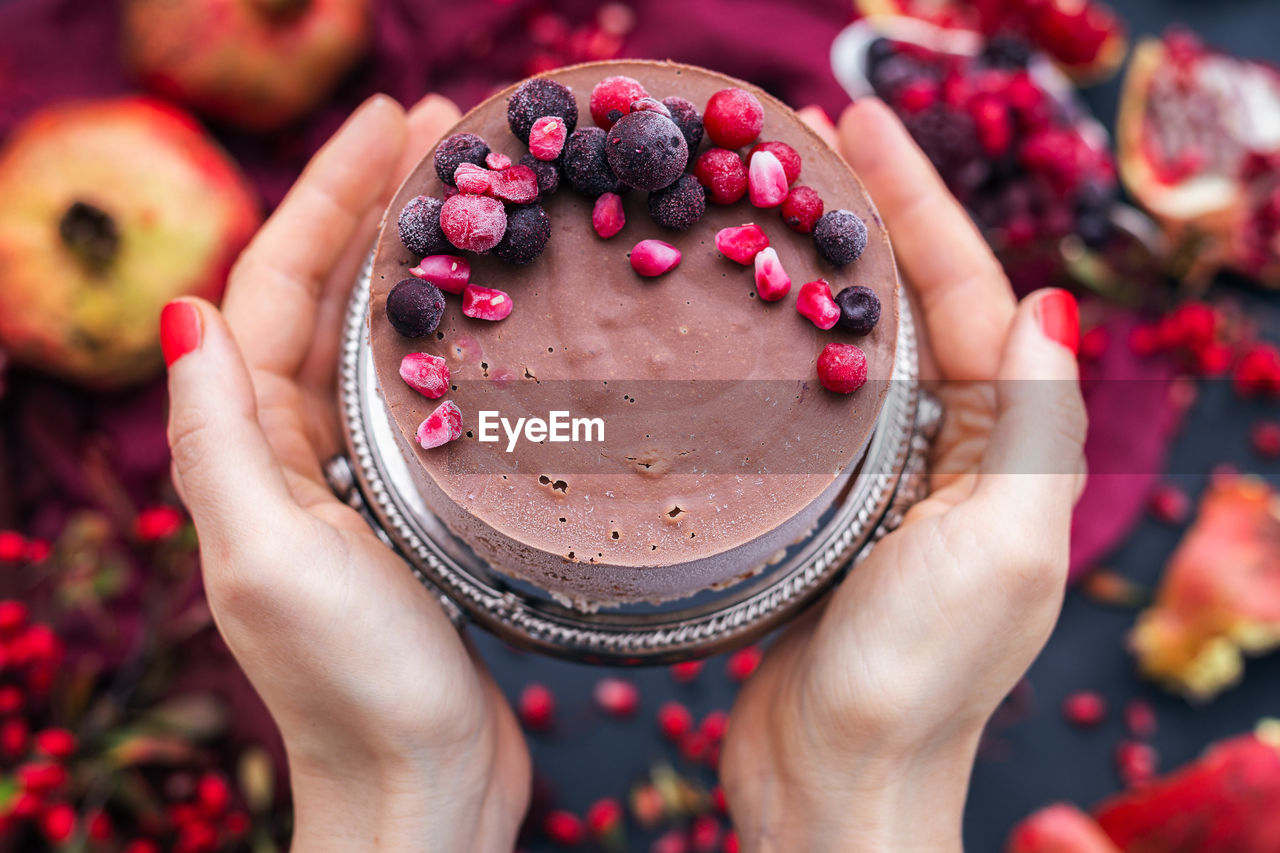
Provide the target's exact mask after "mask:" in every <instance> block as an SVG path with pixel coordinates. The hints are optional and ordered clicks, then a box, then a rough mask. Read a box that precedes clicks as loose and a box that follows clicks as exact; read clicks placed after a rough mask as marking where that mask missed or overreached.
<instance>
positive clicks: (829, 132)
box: [796, 104, 840, 148]
mask: <svg viewBox="0 0 1280 853" xmlns="http://www.w3.org/2000/svg"><path fill="white" fill-rule="evenodd" d="M796 115H798V116H799V117H800V120H801V121H803V122H804V123H805V124H807V125H809V129H810V130H812V131H813V132H814V133H816V134H818V136H820V137H822V141H823V142H825V143H827V144H828V145H830V146H831V147H832V148H839V147H840V140H839V137H838V136H837V135H836V126H835V125H834V124H832V123H831V116H829V115H827V111H826V110H824V109H823V108H822V107H819V106H817V105H812V104H811V105H810V106H807V107H802V108H800V109H798V110H796Z"/></svg>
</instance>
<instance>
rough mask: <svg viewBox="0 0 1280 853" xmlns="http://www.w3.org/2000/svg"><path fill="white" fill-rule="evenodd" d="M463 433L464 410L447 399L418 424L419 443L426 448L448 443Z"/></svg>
mask: <svg viewBox="0 0 1280 853" xmlns="http://www.w3.org/2000/svg"><path fill="white" fill-rule="evenodd" d="M461 435H462V411H461V410H460V409H459V408H458V407H457V405H456V404H455V403H454V402H453V401H452V400H445V401H444V402H443V403H441V404H440V405H439V406H437V407H436V410H435V411H434V412H432V413H431V414H430V415H428V416H427V418H426V420H424V421H423V422H422V423H421V425H419V426H418V444H420V445H422V447H423V449H424V450H430V449H432V448H433V447H440V446H441V445H443V444H448V443H449V442H451V441H453V440H454V439H456V438H458V437H459V436H461Z"/></svg>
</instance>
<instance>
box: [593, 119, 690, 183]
mask: <svg viewBox="0 0 1280 853" xmlns="http://www.w3.org/2000/svg"><path fill="white" fill-rule="evenodd" d="M604 152H605V156H606V157H608V158H609V167H610V168H611V169H613V173H614V174H615V175H617V176H618V179H619V180H621V181H622V182H623V183H624V184H626V185H628V186H632V187H635V188H636V189H638V190H658V189H662V188H663V187H666V186H670V185H671V184H672V183H673V182H674V181H675V180H676V179H677V178H679V177H680V175H681V173H683V172H684V166H685V163H687V162H688V160H689V145H688V143H687V142H685V141H684V134H683V133H681V132H680V128H678V127H676V123H675V122H673V121H672V120H671V119H669V118H667V117H666V116H663V115H659V114H658V113H652V112H638V113H628V114H627V115H625V116H623V117H622V118H620V119H619V120H618V121H617V123H615V124H614V126H613V129H612V130H610V131H609V136H608V139H607V140H606V142H605V146H604Z"/></svg>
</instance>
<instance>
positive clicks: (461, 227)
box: [440, 167, 537, 252]
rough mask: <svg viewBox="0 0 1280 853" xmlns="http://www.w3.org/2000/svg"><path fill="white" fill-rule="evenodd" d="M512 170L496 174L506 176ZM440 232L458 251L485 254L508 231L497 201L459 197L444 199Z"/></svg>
mask: <svg viewBox="0 0 1280 853" xmlns="http://www.w3.org/2000/svg"><path fill="white" fill-rule="evenodd" d="M514 168H515V167H512V168H511V169H507V170H505V171H502V172H496V173H495V174H499V175H506V174H508V173H509V172H512V171H514ZM526 168H527V167H526ZM530 174H532V170H530ZM534 185H535V187H536V185H537V179H536V178H535V179H534ZM440 229H441V230H442V231H444V236H445V237H446V238H448V240H449V242H450V243H452V244H453V245H455V246H457V247H458V248H459V249H467V250H469V251H472V252H487V251H489V250H490V249H492V248H493V247H494V246H496V245H498V243H499V242H501V241H502V235H503V234H505V233H506V231H507V212H506V210H504V209H503V207H502V202H500V201H498V200H497V199H496V198H487V197H486V196H479V195H465V194H462V193H459V194H458V195H455V196H450V197H449V198H447V199H445V202H444V205H443V206H442V207H441V208H440Z"/></svg>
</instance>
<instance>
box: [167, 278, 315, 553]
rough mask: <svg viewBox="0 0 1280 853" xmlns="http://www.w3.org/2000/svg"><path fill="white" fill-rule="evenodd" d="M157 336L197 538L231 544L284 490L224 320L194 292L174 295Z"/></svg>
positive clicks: (259, 529)
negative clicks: (181, 296)
mask: <svg viewBox="0 0 1280 853" xmlns="http://www.w3.org/2000/svg"><path fill="white" fill-rule="evenodd" d="M160 344H161V348H162V349H163V350H164V359H165V363H166V364H167V365H168V366H169V448H170V450H171V452H172V455H173V470H174V475H175V477H174V479H175V483H176V485H177V487H178V490H179V492H180V494H181V495H182V498H183V501H184V502H185V503H186V505H187V509H188V510H189V511H190V512H191V517H192V519H193V520H194V521H195V523H196V528H197V529H198V530H199V532H200V536H201V540H202V542H205V543H206V544H214V543H216V544H217V545H220V546H222V547H231V546H233V545H234V544H235V543H236V542H237V541H246V540H249V541H252V538H253V537H256V536H259V535H267V533H268V532H269V529H270V526H271V521H270V519H271V518H272V517H273V516H275V515H276V513H275V512H274V511H273V510H274V509H275V508H278V507H280V506H283V505H284V502H285V501H288V500H289V499H290V498H289V490H288V487H287V484H286V483H285V479H284V473H283V471H282V470H281V468H280V465H279V462H278V461H277V460H276V458H275V454H274V453H273V452H272V450H271V446H270V444H268V442H267V439H266V436H265V435H264V434H263V432H262V427H261V426H259V424H258V411H257V409H258V407H257V399H256V397H255V395H254V390H253V382H252V380H251V379H250V376H249V369H248V368H247V367H246V366H245V362H244V358H243V357H242V356H241V355H240V349H239V347H237V346H236V342H235V340H234V339H233V338H232V336H231V331H230V329H229V328H228V327H227V324H226V321H225V320H224V319H223V317H222V314H221V313H220V312H219V311H218V309H217V308H215V307H213V306H212V305H210V304H209V303H208V302H205V301H204V300H202V299H179V300H175V301H173V302H170V303H169V304H168V305H166V306H165V307H164V310H163V311H161V313H160ZM209 540H212V543H211V542H210V541H209Z"/></svg>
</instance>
